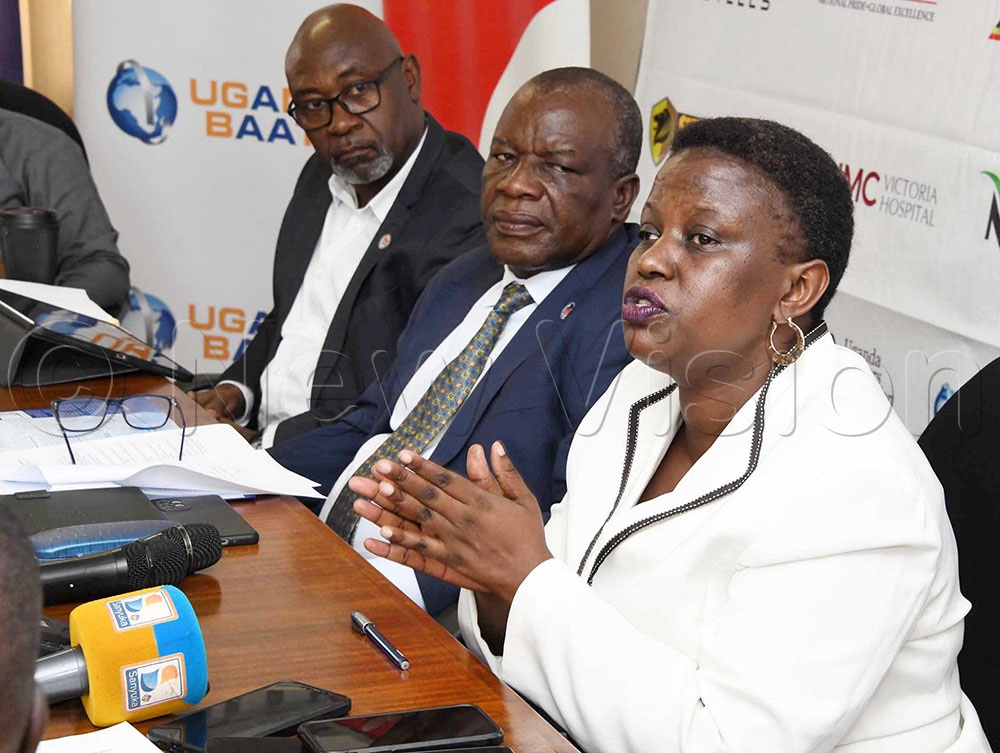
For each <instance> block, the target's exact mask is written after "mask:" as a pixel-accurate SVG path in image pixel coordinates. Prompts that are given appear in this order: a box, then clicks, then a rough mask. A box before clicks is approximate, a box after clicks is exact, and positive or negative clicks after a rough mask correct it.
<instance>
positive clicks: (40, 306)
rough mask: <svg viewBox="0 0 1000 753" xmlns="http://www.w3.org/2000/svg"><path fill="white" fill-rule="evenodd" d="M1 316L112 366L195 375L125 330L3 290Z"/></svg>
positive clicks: (182, 377) (178, 376) (180, 376)
mask: <svg viewBox="0 0 1000 753" xmlns="http://www.w3.org/2000/svg"><path fill="white" fill-rule="evenodd" d="M0 315H2V316H4V317H6V318H7V319H8V320H10V321H12V322H14V323H15V324H17V325H18V326H19V327H21V328H23V329H24V331H25V332H26V333H29V334H31V335H32V336H33V337H36V338H38V339H41V340H46V341H48V342H51V343H53V344H55V345H61V346H66V345H70V346H73V347H76V348H79V349H80V350H81V351H83V352H84V353H88V354H90V355H92V356H97V357H98V358H103V359H107V361H108V362H109V363H110V364H119V365H125V366H131V367H133V368H136V369H139V370H140V371H143V372H147V373H150V374H160V375H162V376H169V377H173V378H175V379H178V380H180V381H188V380H190V379H192V378H193V376H194V375H193V374H191V372H190V371H188V370H187V369H185V368H183V367H182V366H179V365H178V364H176V363H174V361H172V360H171V359H170V358H168V357H167V356H165V355H164V354H163V353H162V352H161V351H159V350H156V349H155V348H154V347H153V346H152V345H150V344H149V343H145V342H143V341H142V340H140V339H139V338H137V337H136V336H135V335H133V334H132V333H131V332H129V331H128V330H126V329H124V328H122V327H119V326H117V325H115V324H111V323H110V322H105V321H101V320H100V319H94V318H93V317H90V316H86V315H84V314H78V313H76V312H75V311H67V310H66V309H61V308H59V307H57V306H53V305H51V304H48V303H43V302H42V301H38V300H35V299H34V298H27V297H25V296H22V295H17V294H16V293H11V292H10V291H8V290H0Z"/></svg>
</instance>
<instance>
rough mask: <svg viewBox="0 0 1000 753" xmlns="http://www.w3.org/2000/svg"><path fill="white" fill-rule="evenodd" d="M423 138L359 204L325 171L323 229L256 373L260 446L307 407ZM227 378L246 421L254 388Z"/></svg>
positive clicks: (348, 188)
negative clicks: (331, 336) (358, 276)
mask: <svg viewBox="0 0 1000 753" xmlns="http://www.w3.org/2000/svg"><path fill="white" fill-rule="evenodd" d="M426 137H427V129H426V128H425V129H424V134H423V136H421V137H420V142H419V143H418V144H417V148H416V149H414V150H413V153H412V154H411V155H410V157H409V159H407V160H406V162H405V163H404V164H403V166H402V167H401V168H400V169H399V172H397V173H396V174H395V175H394V176H393V178H392V180H391V181H389V182H388V183H387V184H386V185H385V187H384V188H383V189H382V190H381V191H379V192H378V194H377V195H376V196H375V197H374V198H373V199H372V200H371V201H369V202H368V204H366V205H365V206H363V207H359V206H358V199H357V194H356V193H355V191H354V186H352V185H350V184H348V183H346V182H344V180H343V179H342V178H340V177H339V176H337V175H331V176H330V194H331V196H332V197H333V200H332V201H331V202H330V207H329V209H328V210H327V212H326V220H325V221H324V223H323V230H322V233H321V234H320V237H319V241H318V242H317V243H316V250H315V251H314V252H313V255H312V258H311V259H310V261H309V267H308V268H307V269H306V273H305V276H304V277H303V279H302V286H301V287H300V288H299V291H298V293H297V294H296V296H295V301H294V303H292V308H291V309H290V310H289V312H288V316H287V317H286V319H285V322H284V324H282V325H281V342H280V343H278V349H277V351H275V354H274V358H272V359H271V361H270V362H269V363H268V364H267V366H266V367H265V369H264V373H263V374H262V375H261V378H260V394H261V404H260V407H259V409H258V413H257V423H258V425H259V426H260V428H261V429H262V430H263V432H264V433H263V436H262V439H261V446H262V447H265V448H266V447H270V446H271V445H272V444H274V435H275V433H276V432H277V430H278V424H279V423H281V422H282V421H284V420H285V419H286V418H291V417H292V416H297V415H299V414H300V413H305V412H306V411H308V410H309V403H310V396H311V393H312V383H313V378H314V376H315V374H316V365H317V363H318V362H319V357H320V353H321V352H322V350H323V344H324V342H325V340H326V335H327V332H328V331H329V329H330V324H331V322H333V317H334V314H335V313H336V311H337V307H338V306H339V305H340V301H341V298H343V296H344V291H345V290H346V289H347V286H348V285H349V284H350V282H351V278H353V277H354V273H355V271H356V270H357V268H358V264H360V263H361V258H362V257H363V256H364V255H365V251H366V250H367V249H368V247H369V246H370V245H371V242H372V240H373V239H374V238H375V234H376V233H377V232H378V229H379V227H381V225H382V223H383V222H384V221H385V218H386V216H387V215H388V214H389V211H390V210H391V209H392V205H393V204H394V203H395V202H396V198H397V197H398V196H399V192H400V190H401V189H402V188H403V184H404V183H405V182H406V178H407V177H408V176H409V174H410V171H411V170H412V169H413V165H414V163H415V162H416V161H417V155H419V154H420V150H421V149H422V148H423V145H424V140H425V139H426ZM229 383H230V384H235V385H236V386H237V387H239V388H240V390H241V391H242V392H243V397H244V398H245V399H246V405H247V409H246V412H245V413H244V415H243V417H242V421H241V422H242V423H243V424H246V423H247V422H248V421H249V419H250V416H252V415H253V413H252V411H253V410H254V408H255V406H254V405H253V402H254V398H253V392H252V391H251V390H250V389H249V388H248V387H247V386H246V385H243V384H240V383H238V382H229Z"/></svg>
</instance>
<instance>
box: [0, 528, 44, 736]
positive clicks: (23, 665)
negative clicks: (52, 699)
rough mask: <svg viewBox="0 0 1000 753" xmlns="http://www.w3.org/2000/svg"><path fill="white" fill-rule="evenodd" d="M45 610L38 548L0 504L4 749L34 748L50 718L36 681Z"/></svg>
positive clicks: (0, 731)
mask: <svg viewBox="0 0 1000 753" xmlns="http://www.w3.org/2000/svg"><path fill="white" fill-rule="evenodd" d="M41 614H42V586H41V583H40V581H39V579H38V564H37V563H36V562H35V553H34V552H33V551H32V549H31V546H30V545H29V544H28V537H27V536H25V534H24V533H23V531H21V529H20V527H19V526H18V525H17V522H16V521H15V520H14V516H13V515H11V514H10V511H8V510H6V509H4V508H0V667H2V668H3V669H2V671H0V708H2V709H3V711H2V712H0V753H31V751H33V750H34V749H35V747H36V746H37V745H38V741H39V740H41V739H42V732H43V730H44V729H45V723H46V721H48V718H49V706H48V704H47V703H46V701H45V697H44V696H43V695H42V693H41V690H39V688H38V686H37V685H36V684H35V657H36V656H38V621H39V618H40V617H41Z"/></svg>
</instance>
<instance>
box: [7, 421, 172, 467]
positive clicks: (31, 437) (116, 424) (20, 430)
mask: <svg viewBox="0 0 1000 753" xmlns="http://www.w3.org/2000/svg"><path fill="white" fill-rule="evenodd" d="M167 428H171V429H177V428H179V427H178V426H177V424H176V423H174V421H173V419H167ZM189 431H191V430H190V429H189ZM143 433H145V432H144V430H143V429H134V428H132V427H131V426H129V425H128V424H127V423H125V421H124V419H122V417H121V416H111V417H110V418H109V419H108V420H107V421H105V422H104V425H103V426H101V428H99V429H97V430H96V431H91V432H87V433H86V434H72V435H70V441H71V442H72V443H73V450H74V452H75V451H76V447H77V445H78V444H79V443H81V442H91V441H94V440H97V439H108V438H110V437H124V436H128V435H132V436H134V435H136V434H143ZM52 446H59V447H62V448H63V452H64V453H65V454H66V459H67V460H69V453H68V451H67V450H66V441H65V440H64V439H63V435H62V432H61V431H60V430H59V424H57V423H56V420H55V418H52V411H51V409H48V408H40V409H37V410H31V411H3V412H0V453H3V452H5V451H7V450H30V449H32V448H33V447H52ZM2 458H3V455H2V454H0V463H2V462H3V460H2Z"/></svg>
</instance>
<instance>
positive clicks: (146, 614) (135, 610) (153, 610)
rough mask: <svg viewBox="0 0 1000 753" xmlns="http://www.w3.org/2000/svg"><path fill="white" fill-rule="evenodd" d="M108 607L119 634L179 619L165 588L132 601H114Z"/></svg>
mask: <svg viewBox="0 0 1000 753" xmlns="http://www.w3.org/2000/svg"><path fill="white" fill-rule="evenodd" d="M107 607H108V611H109V612H111V622H112V624H113V625H114V626H115V629H116V630H118V631H119V632H121V631H122V630H132V629H133V628H138V627H144V626H148V625H155V624H157V623H159V622H166V621H168V620H175V619H177V609H176V608H175V607H174V602H173V601H172V600H171V599H170V594H168V593H167V591H166V589H164V588H161V589H160V590H159V591H153V592H152V593H147V594H143V595H142V596H136V597H134V598H131V599H114V600H112V601H109V602H108V603H107Z"/></svg>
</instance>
